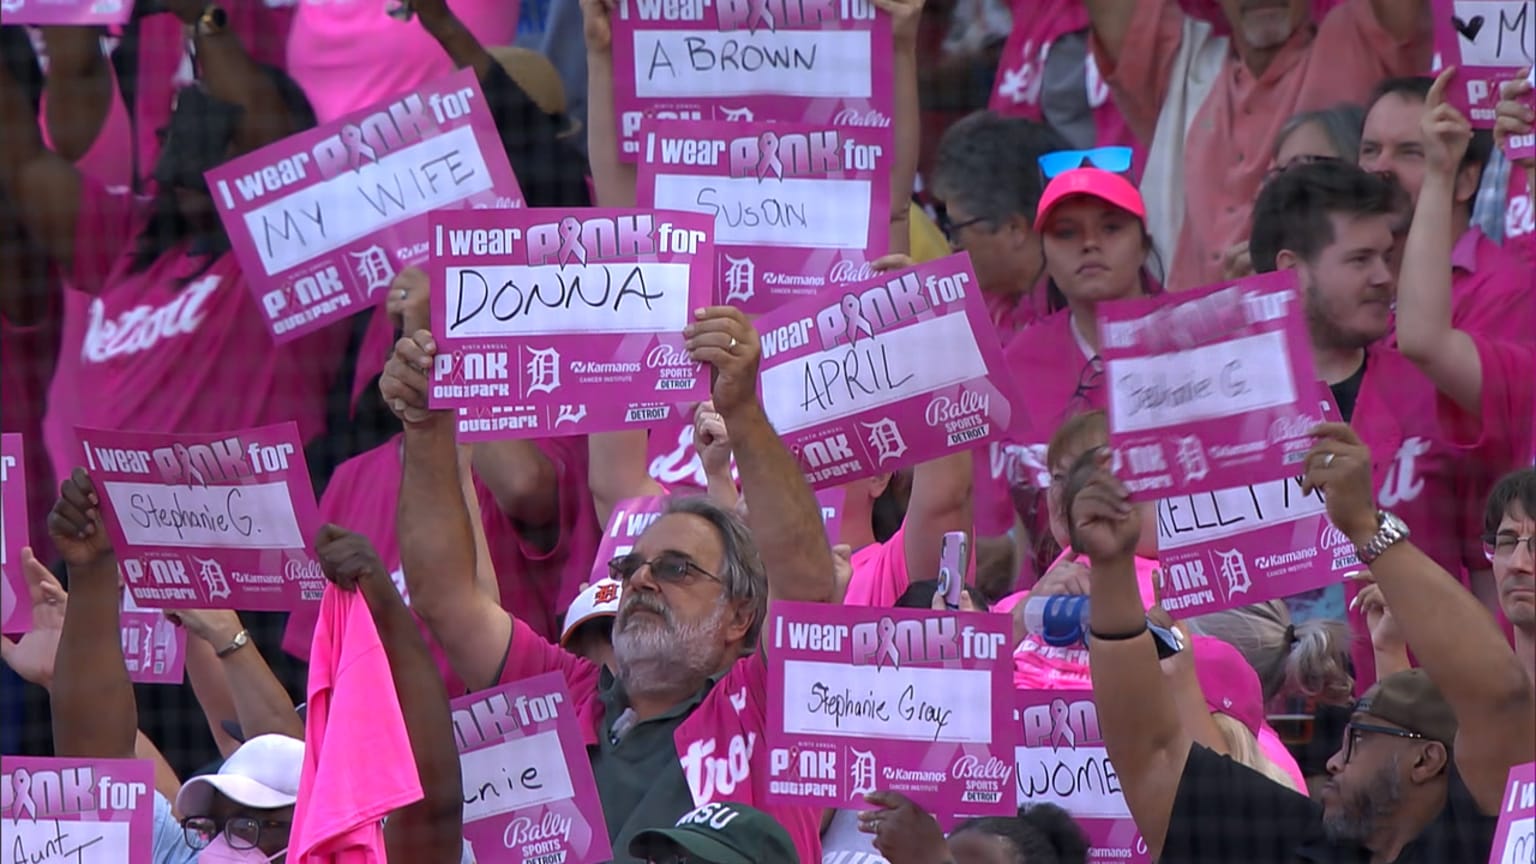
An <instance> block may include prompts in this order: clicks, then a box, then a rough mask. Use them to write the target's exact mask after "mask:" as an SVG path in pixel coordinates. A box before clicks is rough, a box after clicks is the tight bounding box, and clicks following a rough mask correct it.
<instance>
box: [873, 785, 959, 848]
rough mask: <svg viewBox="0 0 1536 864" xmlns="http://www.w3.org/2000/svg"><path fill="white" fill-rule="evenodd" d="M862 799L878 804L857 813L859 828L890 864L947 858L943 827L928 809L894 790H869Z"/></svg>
mask: <svg viewBox="0 0 1536 864" xmlns="http://www.w3.org/2000/svg"><path fill="white" fill-rule="evenodd" d="M864 800H865V801H868V802H869V803H871V804H874V805H876V806H877V807H879V808H880V809H879V810H867V811H865V812H863V813H860V814H859V830H860V831H863V832H864V833H865V834H873V835H875V841H874V844H875V849H876V850H877V851H879V852H880V854H881V855H883V856H885V860H887V861H889V862H890V864H929V862H933V861H948V860H950V857H949V846H948V845H947V844H946V843H945V842H944V830H943V829H942V828H940V827H939V823H938V821H937V820H935V819H934V818H933V816H932V815H930V814H929V813H928V812H927V811H925V810H923V809H922V808H921V807H918V806H917V805H916V804H914V803H913V802H912V799H910V798H908V797H907V796H905V795H902V794H900V793H897V792H871V793H870V794H868V795H865V796H864Z"/></svg>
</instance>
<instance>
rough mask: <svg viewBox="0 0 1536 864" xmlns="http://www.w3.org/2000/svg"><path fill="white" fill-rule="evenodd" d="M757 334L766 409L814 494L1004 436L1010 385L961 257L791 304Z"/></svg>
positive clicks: (761, 323)
mask: <svg viewBox="0 0 1536 864" xmlns="http://www.w3.org/2000/svg"><path fill="white" fill-rule="evenodd" d="M757 330H758V333H759V334H761V337H762V346H763V362H762V372H761V379H762V383H761V386H760V387H759V390H760V391H761V394H762V400H763V407H764V409H765V410H766V411H767V412H768V417H769V419H770V420H772V421H773V427H774V429H776V430H778V433H779V437H781V438H782V439H783V440H784V443H785V444H786V445H788V446H789V448H790V449H791V450H792V451H793V452H794V453H795V456H796V458H797V459H798V460H799V462H800V469H801V470H802V471H804V472H805V476H806V478H807V479H808V480H809V481H810V483H811V485H812V486H814V487H817V488H822V487H827V486H837V485H842V484H844V483H848V482H851V481H853V480H857V479H859V478H861V477H869V476H871V475H875V474H880V473H884V472H888V471H894V470H896V469H898V468H903V467H905V466H907V465H915V464H918V463H921V462H926V461H928V460H930V459H937V458H939V457H941V456H947V455H949V454H950V453H957V452H960V451H963V450H972V449H975V448H977V447H981V446H983V445H984V444H986V443H987V442H989V441H991V440H993V439H996V438H1000V437H1001V436H1002V435H1003V434H1004V433H1005V432H1006V431H1007V430H1008V426H1009V422H1010V419H1011V418H1012V415H1013V410H1014V404H1013V403H1014V397H1013V396H1012V395H1010V394H1012V393H1013V392H1014V389H1013V380H1012V378H1011V377H1010V376H1009V374H1008V370H1007V367H1006V366H1005V365H1004V364H1003V354H1002V348H1000V347H999V346H998V343H997V339H996V338H994V336H993V327H992V323H991V321H990V319H989V318H988V317H987V310H986V306H985V304H984V302H983V301H982V298H981V290H980V288H979V287H978V286H977V283H976V276H975V274H974V273H972V271H971V263H970V258H969V257H968V256H966V255H964V254H963V253H962V254H960V255H951V256H949V257H947V258H941V259H939V260H937V261H930V262H928V263H926V264H920V265H918V266H917V267H914V268H912V269H910V270H903V271H900V272H896V273H886V274H882V275H881V276H880V277H879V278H878V279H875V280H870V281H866V282H861V283H859V284H857V285H852V286H849V287H847V288H837V289H831V290H828V291H824V292H822V293H821V294H819V295H817V296H815V297H807V298H805V299H803V300H797V301H795V302H793V303H790V304H788V305H786V306H781V307H779V308H778V309H775V310H774V311H772V312H770V313H768V314H767V315H764V316H763V317H762V318H759V319H758V320H757ZM978 334H979V335H978Z"/></svg>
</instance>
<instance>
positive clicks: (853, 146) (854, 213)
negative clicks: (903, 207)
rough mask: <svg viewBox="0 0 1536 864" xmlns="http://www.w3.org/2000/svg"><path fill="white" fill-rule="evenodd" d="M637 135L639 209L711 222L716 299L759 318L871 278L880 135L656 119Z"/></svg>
mask: <svg viewBox="0 0 1536 864" xmlns="http://www.w3.org/2000/svg"><path fill="white" fill-rule="evenodd" d="M760 129H761V130H763V131H757V130H760ZM642 135H643V139H644V141H645V158H644V159H642V160H641V161H640V166H639V179H638V194H639V201H640V205H641V206H643V207H660V208H667V209H672V210H687V211H691V212H695V213H705V214H708V215H710V216H713V217H715V246H716V250H717V252H718V253H719V254H718V255H717V257H716V271H715V272H716V278H717V279H718V281H719V284H720V285H721V286H722V287H723V288H724V290H725V302H726V303H730V304H731V305H733V306H737V307H738V308H740V309H741V310H742V311H744V312H747V313H750V314H758V313H761V312H767V311H769V310H771V309H773V308H774V307H776V306H779V305H781V304H783V303H785V302H786V301H789V300H793V299H796V298H799V297H806V296H810V295H813V294H816V293H818V292H819V291H821V289H822V288H824V287H826V286H828V285H837V284H847V283H849V282H853V281H859V280H863V279H868V278H870V277H871V276H873V275H874V274H873V273H872V272H871V271H870V269H869V263H870V262H871V261H873V260H874V259H876V258H878V257H880V256H881V255H882V254H884V252H885V250H886V248H887V246H888V243H889V240H890V197H891V195H890V185H891V183H890V170H891V158H892V156H893V155H894V152H895V146H894V144H893V141H892V136H891V133H890V130H889V129H883V128H850V129H838V128H835V127H833V126H831V125H830V124H822V125H811V124H806V123H775V124H772V126H771V127H763V126H756V125H754V126H753V127H750V128H746V127H744V126H743V125H742V124H739V123H723V122H721V123H706V122H698V121H679V120H659V121H648V122H647V123H646V124H645V125H644V127H643V128H642Z"/></svg>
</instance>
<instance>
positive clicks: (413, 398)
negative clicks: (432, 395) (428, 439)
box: [379, 330, 448, 426]
mask: <svg viewBox="0 0 1536 864" xmlns="http://www.w3.org/2000/svg"><path fill="white" fill-rule="evenodd" d="M436 358H437V340H436V339H433V338H432V334H431V333H429V332H427V331H426V330H417V331H416V332H414V333H412V334H411V335H409V336H402V337H400V339H399V340H398V341H397V342H395V351H394V353H393V354H391V355H390V358H389V362H387V363H385V364H384V374H383V375H382V376H381V377H380V378H379V393H380V394H381V395H382V396H383V397H384V403H385V404H386V405H388V406H389V410H391V411H393V412H395V416H396V417H399V418H400V422H402V423H404V424H406V425H407V426H410V425H414V424H418V423H425V422H427V421H428V420H431V419H432V418H433V416H434V415H437V414H441V413H448V412H440V411H433V410H431V409H429V408H428V407H427V393H428V389H429V388H430V387H431V386H432V380H431V379H432V364H433V362H434V361H435V360H436Z"/></svg>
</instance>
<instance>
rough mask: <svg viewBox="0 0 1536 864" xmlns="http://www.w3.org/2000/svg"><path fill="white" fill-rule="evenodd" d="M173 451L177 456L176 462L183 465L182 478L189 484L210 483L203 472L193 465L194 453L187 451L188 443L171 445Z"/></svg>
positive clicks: (204, 484) (202, 484) (205, 484)
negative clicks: (204, 477)
mask: <svg viewBox="0 0 1536 864" xmlns="http://www.w3.org/2000/svg"><path fill="white" fill-rule="evenodd" d="M171 453H172V454H173V455H175V457H176V464H177V465H179V466H181V476H182V479H183V480H185V481H186V483H187V485H188V486H207V485H208V481H207V480H204V479H203V472H201V471H199V470H197V468H196V467H195V466H193V464H192V454H191V453H189V452H188V451H187V448H186V445H184V444H173V445H171Z"/></svg>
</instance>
